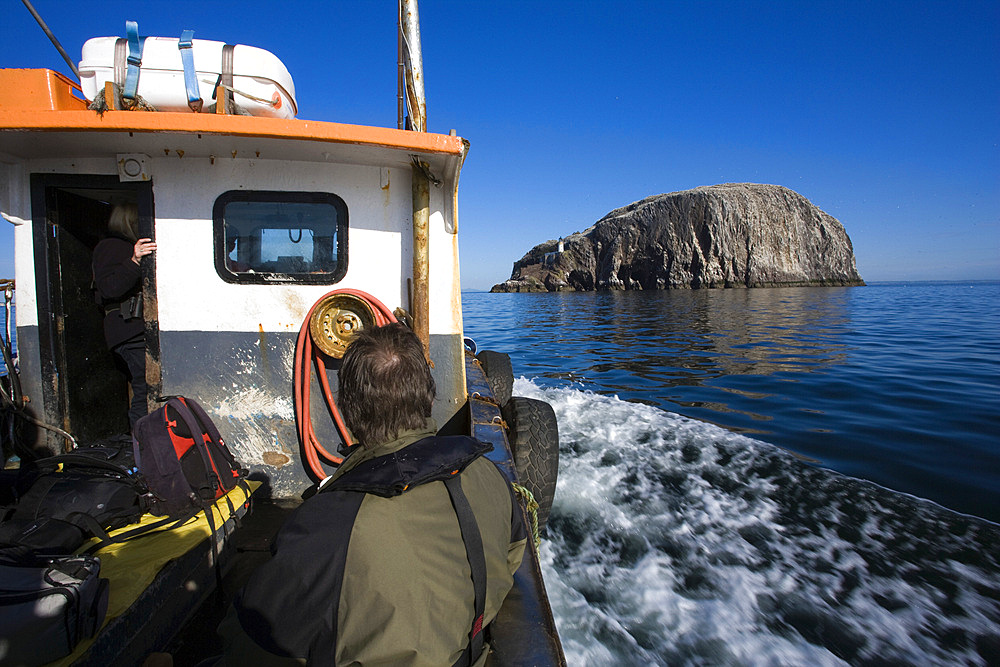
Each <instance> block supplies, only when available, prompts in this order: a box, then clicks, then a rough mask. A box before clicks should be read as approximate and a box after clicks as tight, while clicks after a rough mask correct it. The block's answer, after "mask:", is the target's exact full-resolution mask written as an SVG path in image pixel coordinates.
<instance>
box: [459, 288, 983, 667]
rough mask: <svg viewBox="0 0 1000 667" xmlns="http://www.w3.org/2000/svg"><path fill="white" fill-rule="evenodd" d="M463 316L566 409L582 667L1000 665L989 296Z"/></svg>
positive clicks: (705, 298)
mask: <svg viewBox="0 0 1000 667" xmlns="http://www.w3.org/2000/svg"><path fill="white" fill-rule="evenodd" d="M463 307H464V315H465V324H466V334H467V335H468V336H470V337H472V338H473V339H475V340H476V342H477V343H478V345H479V347H480V349H487V348H488V349H496V350H500V351H504V352H508V353H509V354H510V355H511V358H512V362H513V365H514V372H515V377H517V376H521V379H520V380H518V382H517V384H516V386H515V393H517V394H520V395H526V396H534V397H537V398H542V399H544V400H547V401H549V402H550V403H551V404H552V405H553V407H554V408H555V410H556V414H557V418H558V420H559V428H560V451H561V461H560V480H559V486H558V489H557V495H556V500H555V503H554V506H553V510H552V518H551V520H550V529H549V535H548V539H547V541H546V542H545V544H544V546H543V560H544V563H545V568H546V581H547V583H548V587H549V591H550V595H551V597H552V601H553V608H554V611H555V613H556V616H557V622H558V623H559V627H560V633H561V636H562V638H563V641H564V645H565V647H566V650H567V654H568V657H569V659H570V663H571V664H581V665H616V664H780V665H812V664H874V663H878V664H956V663H959V664H1000V631H998V628H1000V527H998V526H997V525H996V523H994V522H996V521H998V520H1000V284H998V283H972V284H969V283H965V284H957V283H950V284H927V283H917V284H876V285H871V286H868V287H863V288H787V289H755V290H702V291H674V292H630V293H597V294H485V293H466V294H465V295H463ZM946 508H949V509H946ZM952 510H954V511H952ZM960 512H961V513H964V514H960ZM977 517H981V518H977Z"/></svg>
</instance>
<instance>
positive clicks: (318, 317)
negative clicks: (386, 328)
mask: <svg viewBox="0 0 1000 667" xmlns="http://www.w3.org/2000/svg"><path fill="white" fill-rule="evenodd" d="M373 326H375V311H373V310H372V308H371V306H369V305H368V302H367V301H365V300H364V299H362V298H360V297H357V296H354V295H352V294H330V295H327V296H326V297H325V298H324V299H322V300H321V301H320V302H319V303H318V304H316V307H315V309H314V310H313V314H312V318H310V321H309V334H310V335H311V336H312V339H313V343H314V344H315V345H316V347H318V348H319V349H320V350H321V351H322V352H323V353H324V354H327V355H329V356H331V357H333V358H334V359H340V358H341V357H343V356H344V352H345V351H346V350H347V346H348V345H350V343H351V339H352V338H354V336H355V335H356V334H357V333H358V332H359V331H361V330H362V329H365V328H367V327H373Z"/></svg>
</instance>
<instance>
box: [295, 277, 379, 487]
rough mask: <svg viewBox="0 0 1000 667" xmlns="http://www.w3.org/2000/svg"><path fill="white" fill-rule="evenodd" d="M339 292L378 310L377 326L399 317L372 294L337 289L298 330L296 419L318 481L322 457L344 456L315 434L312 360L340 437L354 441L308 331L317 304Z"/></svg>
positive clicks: (329, 459) (321, 355) (347, 442)
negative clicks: (321, 441) (332, 452)
mask: <svg viewBox="0 0 1000 667" xmlns="http://www.w3.org/2000/svg"><path fill="white" fill-rule="evenodd" d="M336 294H349V295H351V296H354V297H357V298H359V299H362V300H363V301H365V302H367V303H368V305H369V306H371V309H372V311H373V312H374V313H375V325H376V326H382V325H384V324H389V323H390V322H395V321H396V317H395V316H394V315H393V314H392V311H391V310H389V309H388V308H386V307H385V305H384V304H383V303H382V302H381V301H379V300H378V299H376V298H375V297H373V296H372V295H371V294H368V293H367V292H362V291H361V290H356V289H337V290H333V291H332V292H329V293H327V294H324V295H323V297H322V298H320V299H319V300H318V301H317V302H316V303H314V304H313V306H312V308H310V309H309V314H307V315H306V319H305V321H304V322H303V323H302V329H301V330H300V331H299V337H298V340H297V341H296V343H295V364H294V366H293V367H292V385H293V395H294V400H295V419H296V422H297V428H298V434H299V442H300V443H301V444H302V451H303V453H304V454H305V460H306V463H307V464H308V468H309V470H310V471H311V472H312V474H313V475H314V476H315V477H316V479H317V480H321V479H324V478H325V477H326V476H327V475H326V471H325V470H324V469H323V465H322V462H321V458H322V459H325V460H326V461H327V462H329V463H331V464H334V465H339V464H340V463H341V462H343V460H344V459H343V457H340V456H336V455H334V454H331V453H330V452H328V451H327V450H326V448H324V447H323V445H322V444H321V443H320V441H319V438H317V437H316V432H315V431H314V430H313V426H312V414H311V410H310V405H309V404H310V398H311V393H312V372H311V370H310V367H309V361H310V360H312V361H313V363H314V364H315V365H316V374H317V376H318V378H319V384H320V387H321V388H322V389H323V399H324V400H325V401H326V407H327V409H329V411H330V415H331V416H332V417H333V421H334V423H335V424H336V425H337V432H338V433H340V437H341V439H342V440H343V441H344V444H345V445H346V446H348V447H350V446H351V445H352V444H354V443H352V442H351V436H350V434H349V433H348V431H347V426H346V425H345V424H344V419H343V417H341V416H340V410H338V409H337V404H336V402H335V401H334V400H333V391H332V390H331V389H330V381H329V379H328V378H327V375H326V362H325V361H324V358H325V357H326V355H325V354H324V353H323V352H322V351H320V350H319V349H314V347H313V341H312V336H311V335H310V333H309V322H310V320H312V316H313V313H314V312H315V310H316V307H317V306H319V304H320V302H322V301H323V299H326V298H327V297H329V296H333V295H336Z"/></svg>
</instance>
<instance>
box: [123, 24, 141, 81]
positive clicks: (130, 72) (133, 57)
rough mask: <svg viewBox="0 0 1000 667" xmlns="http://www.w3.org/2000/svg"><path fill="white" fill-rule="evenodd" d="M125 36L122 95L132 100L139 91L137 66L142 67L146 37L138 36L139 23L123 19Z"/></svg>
mask: <svg viewBox="0 0 1000 667" xmlns="http://www.w3.org/2000/svg"><path fill="white" fill-rule="evenodd" d="M125 36H126V37H127V38H128V58H127V59H126V63H127V64H128V68H127V69H126V71H125V90H123V91H122V97H123V98H125V99H127V100H134V99H135V98H136V95H137V94H138V92H139V68H140V67H142V46H143V44H145V42H146V38H145V37H142V38H140V37H139V24H138V23H136V22H135V21H125Z"/></svg>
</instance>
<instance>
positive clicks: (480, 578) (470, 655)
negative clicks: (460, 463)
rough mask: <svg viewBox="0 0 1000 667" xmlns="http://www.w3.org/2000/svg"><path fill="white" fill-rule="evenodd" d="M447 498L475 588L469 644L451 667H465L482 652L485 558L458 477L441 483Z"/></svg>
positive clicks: (473, 515)
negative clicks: (457, 526)
mask: <svg viewBox="0 0 1000 667" xmlns="http://www.w3.org/2000/svg"><path fill="white" fill-rule="evenodd" d="M444 485H445V487H446V488H447V489H448V495H449V496H451V504H452V506H453V507H454V508H455V514H456V515H457V516H458V525H459V527H460V528H461V530H462V541H463V542H465V556H466V558H468V559H469V567H471V568H472V587H473V588H474V589H475V615H474V616H473V621H472V628H471V629H470V630H469V645H468V646H467V647H466V649H465V651H464V652H463V653H462V656H461V657H460V658H459V659H458V661H457V662H456V663H455V667H459V666H460V665H461V666H468V665H471V664H472V663H473V662H475V661H476V660H477V659H478V658H479V656H480V655H481V654H482V652H483V614H484V613H485V610H486V557H485V555H484V554H483V538H482V536H481V535H480V534H479V524H478V523H477V522H476V515H475V514H473V512H472V506H471V505H469V499H468V498H466V497H465V493H464V492H463V491H462V481H461V478H460V477H459V476H458V475H454V476H452V477H449V478H448V479H446V480H445V481H444Z"/></svg>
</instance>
